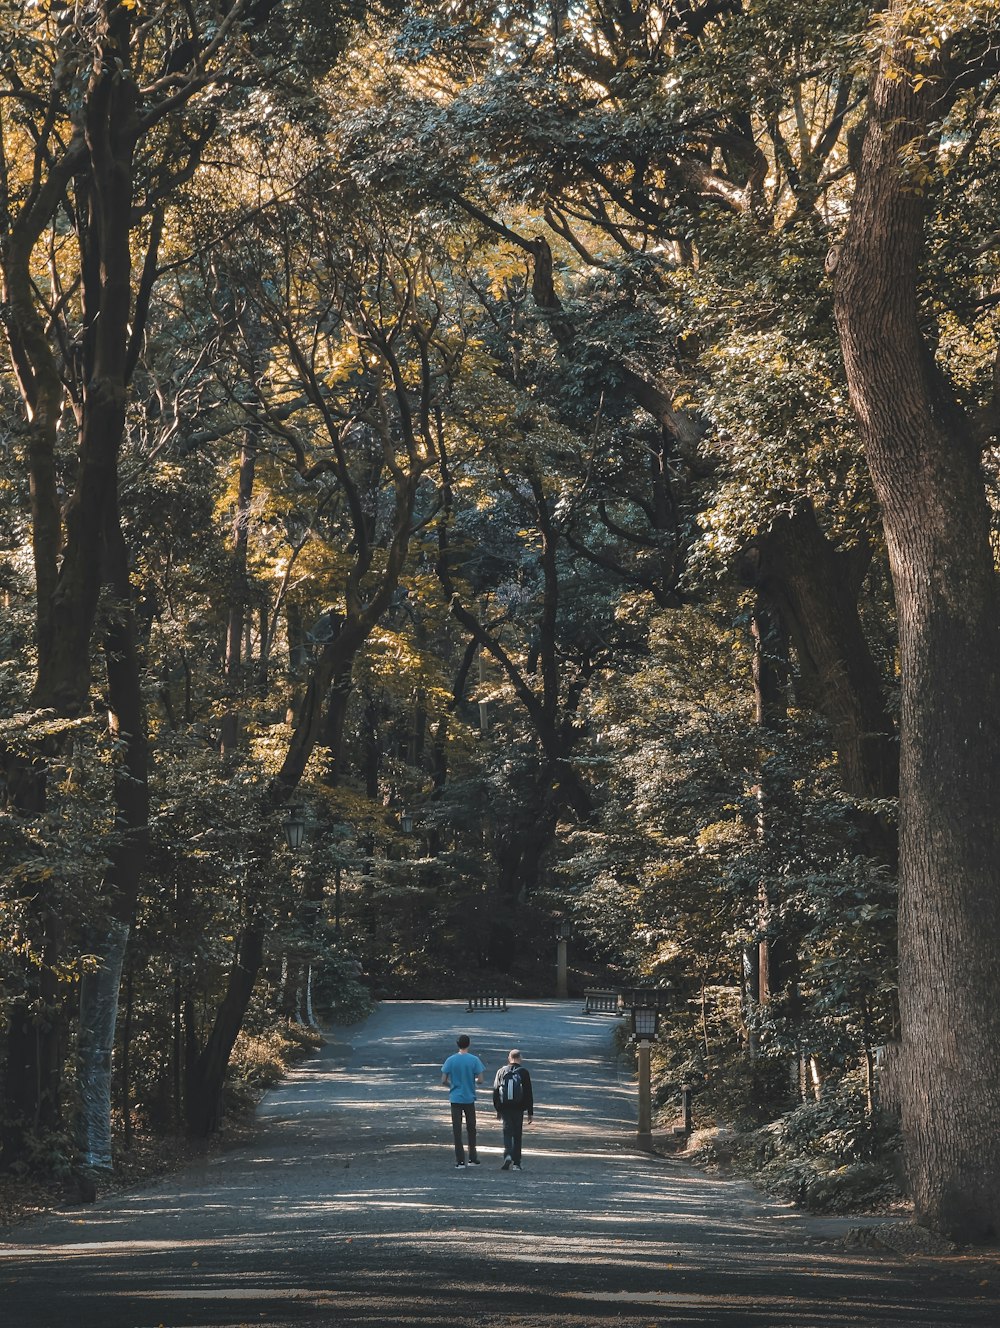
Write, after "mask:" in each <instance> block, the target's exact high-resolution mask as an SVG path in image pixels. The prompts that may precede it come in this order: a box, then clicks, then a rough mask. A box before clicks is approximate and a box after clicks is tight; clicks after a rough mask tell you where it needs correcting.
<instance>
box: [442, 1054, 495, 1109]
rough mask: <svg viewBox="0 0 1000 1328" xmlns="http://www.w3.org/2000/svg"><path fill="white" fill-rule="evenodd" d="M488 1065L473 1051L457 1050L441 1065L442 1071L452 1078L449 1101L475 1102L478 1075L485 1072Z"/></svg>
mask: <svg viewBox="0 0 1000 1328" xmlns="http://www.w3.org/2000/svg"><path fill="white" fill-rule="evenodd" d="M485 1070H486V1066H485V1065H484V1064H483V1063H482V1061H481V1060H480V1059H479V1057H478V1056H474V1055H473V1053H472V1052H471V1051H456V1052H455V1053H454V1055H452V1056H449V1057H448V1059H447V1060H446V1061H445V1063H444V1064H443V1065H442V1066H441V1073H442V1074H446V1075H448V1077H449V1078H450V1079H451V1092H450V1093H449V1094H448V1101H449V1102H475V1100H476V1075H477V1074H483V1073H485Z"/></svg>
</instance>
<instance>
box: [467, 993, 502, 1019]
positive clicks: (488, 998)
mask: <svg viewBox="0 0 1000 1328" xmlns="http://www.w3.org/2000/svg"><path fill="white" fill-rule="evenodd" d="M465 1008H466V1009H467V1010H468V1011H469V1013H470V1014H471V1013H472V1011H473V1010H504V1011H506V1009H507V997H506V996H504V995H503V994H502V993H501V992H497V991H475V992H473V993H472V995H471V996H470V997H469V1004H468V1005H467V1006H466V1007H465Z"/></svg>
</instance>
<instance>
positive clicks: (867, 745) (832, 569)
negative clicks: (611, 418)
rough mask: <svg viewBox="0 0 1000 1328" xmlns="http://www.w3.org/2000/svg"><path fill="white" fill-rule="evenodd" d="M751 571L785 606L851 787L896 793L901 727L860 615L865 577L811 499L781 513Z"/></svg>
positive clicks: (752, 558)
mask: <svg viewBox="0 0 1000 1328" xmlns="http://www.w3.org/2000/svg"><path fill="white" fill-rule="evenodd" d="M744 572H745V574H746V575H747V577H748V579H749V580H750V581H751V582H752V584H753V585H754V586H755V587H756V588H757V589H758V590H761V591H763V592H765V593H766V594H767V595H768V596H769V597H770V598H771V599H772V600H773V601H774V603H775V604H776V605H777V606H778V607H779V608H780V612H781V616H782V618H783V620H784V622H785V624H786V626H787V628H788V631H789V633H790V635H791V638H792V641H793V643H794V645H795V653H796V655H797V656H798V657H799V660H800V661H801V666H802V668H803V670H805V671H807V672H808V673H809V675H810V676H811V678H812V679H813V680H814V686H815V688H816V695H815V700H816V703H817V704H818V705H819V707H820V708H821V710H822V713H823V714H824V715H825V716H826V718H827V719H828V720H829V723H830V729H831V733H832V736H833V742H834V747H835V749H836V753H837V768H838V770H839V772H840V777H841V781H842V783H843V786H844V789H845V790H846V792H848V793H850V794H852V795H853V796H855V797H859V798H894V797H895V796H896V793H897V791H898V785H899V753H898V747H897V742H896V732H895V727H894V725H893V723H892V719H891V718H890V716H889V714H888V712H887V710H886V704H885V693H884V688H883V685H882V679H881V678H880V676H879V672H878V668H877V667H876V664H875V661H874V659H873V658H872V653H871V650H870V648H869V646H868V642H867V640H866V638H865V634H864V630H863V628H862V626H861V619H860V617H859V615H858V593H857V592H858V586H857V578H856V577H855V575H854V574H853V569H852V567H851V564H850V561H849V559H848V558H847V557H846V555H844V554H842V553H840V552H838V550H837V549H836V548H835V547H834V546H833V544H832V543H831V542H830V540H829V539H828V538H827V536H826V535H825V534H824V533H823V531H822V530H821V529H820V526H819V522H818V521H817V520H816V514H815V512H814V510H813V508H812V505H811V504H810V503H800V504H798V505H797V506H796V508H795V509H794V511H792V512H790V513H785V514H782V515H780V516H778V517H776V518H775V520H774V521H773V522H772V524H771V527H770V529H769V530H768V531H767V532H766V533H765V534H762V535H761V536H760V537H759V539H758V540H757V541H756V544H755V546H754V549H753V550H751V551H749V555H748V557H746V558H745V559H744Z"/></svg>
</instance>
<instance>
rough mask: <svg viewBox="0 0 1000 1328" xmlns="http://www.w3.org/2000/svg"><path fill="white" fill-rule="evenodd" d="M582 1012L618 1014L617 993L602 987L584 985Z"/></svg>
mask: <svg viewBox="0 0 1000 1328" xmlns="http://www.w3.org/2000/svg"><path fill="white" fill-rule="evenodd" d="M583 998H584V1002H585V1004H584V1007H583V1013H584V1014H619V1013H620V1011H619V1009H618V993H617V992H616V991H607V990H605V989H604V988H602V987H584V989H583Z"/></svg>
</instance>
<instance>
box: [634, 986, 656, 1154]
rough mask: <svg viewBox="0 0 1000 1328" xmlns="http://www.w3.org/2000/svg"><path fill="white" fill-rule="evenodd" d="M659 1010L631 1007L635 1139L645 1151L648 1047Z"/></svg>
mask: <svg viewBox="0 0 1000 1328" xmlns="http://www.w3.org/2000/svg"><path fill="white" fill-rule="evenodd" d="M659 1022H660V1012H659V1010H658V1009H657V1008H656V1007H655V1006H646V1005H634V1006H633V1007H632V1034H633V1036H634V1037H635V1042H636V1048H637V1050H638V1053H639V1128H638V1130H637V1131H636V1136H635V1141H636V1143H637V1144H638V1146H639V1147H640V1148H641V1149H643V1150H644V1151H645V1152H647V1153H651V1152H652V1151H653V1096H652V1090H651V1086H650V1074H649V1049H650V1047H651V1046H652V1045H653V1039H654V1038H655V1037H656V1030H657V1027H658V1025H659Z"/></svg>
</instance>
